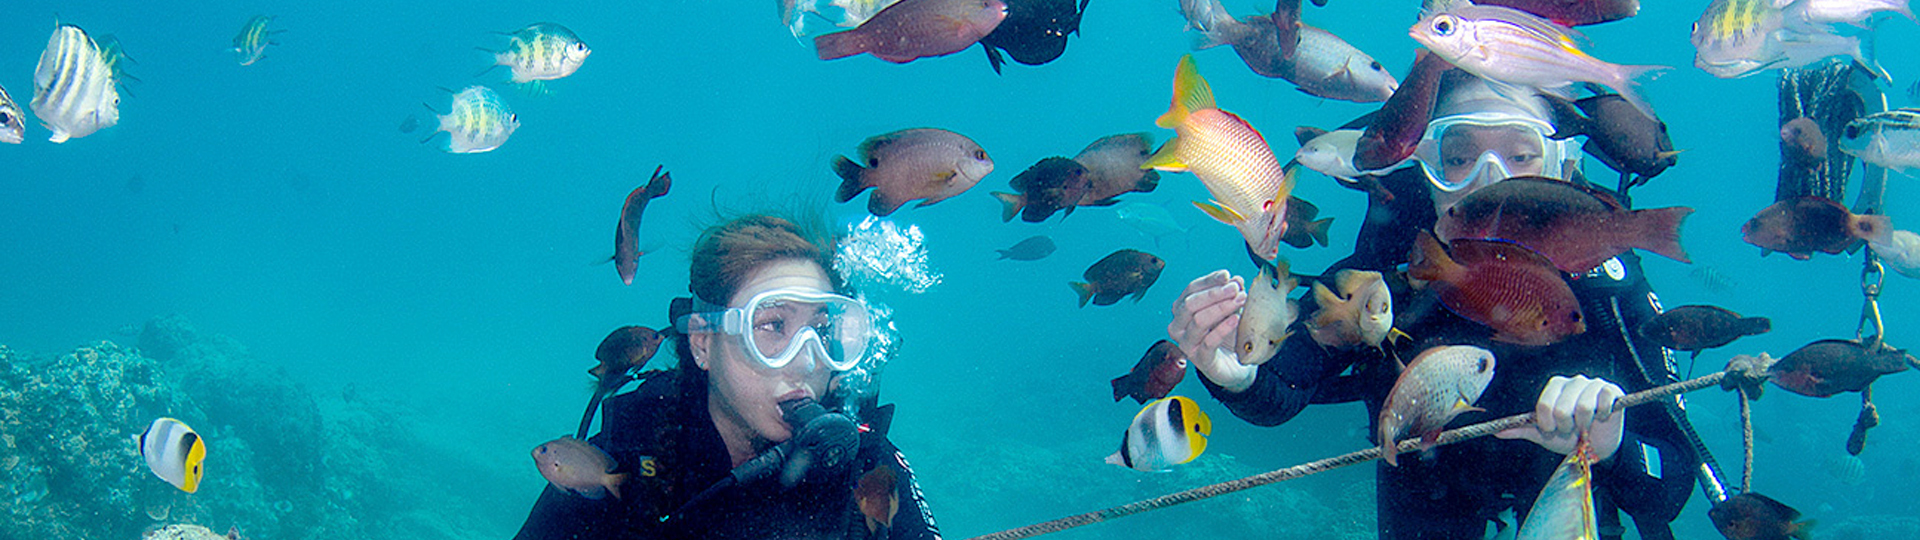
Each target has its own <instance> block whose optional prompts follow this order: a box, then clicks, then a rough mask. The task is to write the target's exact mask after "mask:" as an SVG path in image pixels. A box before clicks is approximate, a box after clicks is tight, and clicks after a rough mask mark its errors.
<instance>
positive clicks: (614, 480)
mask: <svg viewBox="0 0 1920 540" xmlns="http://www.w3.org/2000/svg"><path fill="white" fill-rule="evenodd" d="M626 481H627V473H620V474H609V475H607V477H606V484H605V485H606V487H607V493H612V494H613V498H614V499H619V498H620V484H621V483H624V482H626Z"/></svg>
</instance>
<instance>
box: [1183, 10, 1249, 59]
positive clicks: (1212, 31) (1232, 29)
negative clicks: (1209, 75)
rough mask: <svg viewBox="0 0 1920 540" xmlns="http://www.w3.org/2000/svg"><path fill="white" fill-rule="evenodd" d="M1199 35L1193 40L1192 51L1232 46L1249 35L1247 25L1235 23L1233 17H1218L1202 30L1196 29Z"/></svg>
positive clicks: (1243, 40)
mask: <svg viewBox="0 0 1920 540" xmlns="http://www.w3.org/2000/svg"><path fill="white" fill-rule="evenodd" d="M1196 29H1198V30H1200V33H1199V34H1197V35H1195V36H1194V38H1193V50H1196V51H1198V50H1202V49H1211V48H1214V47H1219V46H1221V45H1234V44H1238V43H1242V42H1245V41H1246V38H1247V35H1248V34H1251V33H1252V32H1250V30H1251V28H1250V27H1248V26H1247V23H1243V22H1240V21H1236V20H1234V19H1233V17H1230V16H1223V17H1218V18H1217V20H1215V21H1214V22H1213V23H1212V24H1209V25H1207V26H1206V27H1204V28H1199V27H1196Z"/></svg>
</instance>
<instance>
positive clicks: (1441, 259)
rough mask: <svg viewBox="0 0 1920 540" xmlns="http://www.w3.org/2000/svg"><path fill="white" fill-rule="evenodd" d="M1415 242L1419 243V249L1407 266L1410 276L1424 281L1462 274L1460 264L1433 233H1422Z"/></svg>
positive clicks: (1440, 279) (1445, 279)
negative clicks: (1448, 254)
mask: <svg viewBox="0 0 1920 540" xmlns="http://www.w3.org/2000/svg"><path fill="white" fill-rule="evenodd" d="M1415 243H1416V244H1418V245H1419V250H1418V251H1416V252H1415V254H1416V256H1415V257H1414V258H1413V263H1412V264H1411V265H1410V266H1408V268H1407V275H1408V276H1411V277H1412V278H1413V279H1418V280H1423V281H1447V280H1448V278H1451V277H1455V276H1458V275H1459V274H1460V271H1461V270H1462V268H1461V267H1460V264H1459V263H1456V262H1454V261H1453V259H1452V258H1451V257H1448V256H1447V249H1446V248H1444V247H1441V246H1440V241H1439V240H1438V239H1435V238H1434V237H1433V234H1432V233H1423V234H1421V235H1420V239H1419V240H1418V241H1416V242H1415Z"/></svg>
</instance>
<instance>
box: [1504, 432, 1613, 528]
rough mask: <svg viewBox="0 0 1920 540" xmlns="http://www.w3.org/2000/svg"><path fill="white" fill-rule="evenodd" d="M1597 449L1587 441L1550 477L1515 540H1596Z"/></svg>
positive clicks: (1568, 455)
mask: <svg viewBox="0 0 1920 540" xmlns="http://www.w3.org/2000/svg"><path fill="white" fill-rule="evenodd" d="M1593 457H1594V456H1593V447H1591V446H1588V445H1587V441H1586V439H1585V438H1584V437H1583V438H1582V439H1581V440H1580V443H1579V444H1578V445H1577V446H1575V447H1574V449H1573V452H1572V453H1569V454H1567V459H1566V460H1564V461H1561V462H1560V468H1557V469H1554V470H1553V476H1549V477H1547V485H1546V486H1545V487H1542V488H1540V496H1539V497H1537V498H1535V499H1534V500H1533V509H1532V510H1529V511H1527V521H1526V523H1522V524H1520V532H1519V533H1518V534H1515V535H1514V540H1593V539H1595V538H1599V534H1598V528H1597V527H1595V526H1594V521H1593V462H1594V459H1593Z"/></svg>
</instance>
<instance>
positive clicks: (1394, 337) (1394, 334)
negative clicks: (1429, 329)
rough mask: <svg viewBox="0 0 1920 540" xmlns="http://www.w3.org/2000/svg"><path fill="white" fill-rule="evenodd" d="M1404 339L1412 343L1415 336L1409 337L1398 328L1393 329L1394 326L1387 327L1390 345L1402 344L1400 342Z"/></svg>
mask: <svg viewBox="0 0 1920 540" xmlns="http://www.w3.org/2000/svg"><path fill="white" fill-rule="evenodd" d="M1402 339H1405V340H1409V341H1411V340H1413V336H1409V335H1407V333H1406V332H1402V331H1400V329H1399V328H1398V327H1392V326H1389V327H1387V342H1388V343H1399V342H1400V340H1402Z"/></svg>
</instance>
